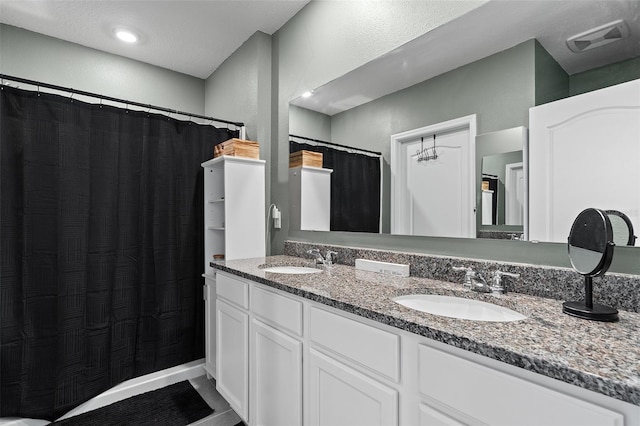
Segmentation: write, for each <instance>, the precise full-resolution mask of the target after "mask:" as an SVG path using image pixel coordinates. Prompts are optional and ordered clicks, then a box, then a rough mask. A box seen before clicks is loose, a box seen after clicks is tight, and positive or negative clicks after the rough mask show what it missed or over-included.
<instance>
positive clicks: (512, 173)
mask: <svg viewBox="0 0 640 426" xmlns="http://www.w3.org/2000/svg"><path fill="white" fill-rule="evenodd" d="M504 174H505V178H504V223H505V225H522V224H523V221H524V163H522V162H520V163H510V164H507V165H506V166H505V173H504Z"/></svg>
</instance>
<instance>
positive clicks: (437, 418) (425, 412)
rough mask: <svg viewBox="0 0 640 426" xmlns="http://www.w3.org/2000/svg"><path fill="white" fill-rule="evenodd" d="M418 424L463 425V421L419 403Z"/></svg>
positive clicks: (437, 425) (434, 425) (438, 425)
mask: <svg viewBox="0 0 640 426" xmlns="http://www.w3.org/2000/svg"><path fill="white" fill-rule="evenodd" d="M420 426H465V425H464V423H460V422H459V421H457V420H455V419H453V418H451V417H449V416H447V415H446V414H444V413H441V412H440V411H438V410H436V409H434V408H432V407H430V406H428V405H427V404H420Z"/></svg>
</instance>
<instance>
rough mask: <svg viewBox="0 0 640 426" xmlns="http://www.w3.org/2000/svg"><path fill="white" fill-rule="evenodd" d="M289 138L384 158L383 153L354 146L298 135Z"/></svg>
mask: <svg viewBox="0 0 640 426" xmlns="http://www.w3.org/2000/svg"><path fill="white" fill-rule="evenodd" d="M289 137H290V138H297V139H304V140H306V141H311V142H318V143H323V144H325V145H329V146H337V147H339V148H345V149H352V150H355V151H360V152H366V153H367V154H375V155H377V156H379V157H382V153H381V152H376V151H369V150H368V149H362V148H354V147H352V146H347V145H340V144H338V143H333V142H327V141H322V140H320V139H311V138H307V137H304V136H296V135H292V134H289Z"/></svg>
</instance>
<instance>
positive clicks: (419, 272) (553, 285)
mask: <svg viewBox="0 0 640 426" xmlns="http://www.w3.org/2000/svg"><path fill="white" fill-rule="evenodd" d="M310 248H318V249H319V250H320V251H321V252H322V253H325V252H326V251H327V250H333V251H335V252H337V253H339V257H338V263H340V264H342V265H349V266H354V265H355V261H356V259H371V260H380V261H383V262H392V263H404V264H409V265H410V266H411V268H410V274H411V276H412V277H422V278H431V279H434V280H442V281H449V282H454V283H461V282H462V279H463V277H464V272H458V271H454V270H453V269H452V267H453V266H467V267H468V266H470V267H472V268H473V269H474V270H475V271H477V272H479V273H480V274H482V276H483V277H485V279H486V280H487V281H489V280H490V279H491V278H492V277H493V274H494V272H495V271H496V270H501V271H503V272H512V273H516V274H520V277H519V278H509V277H508V278H505V279H504V283H503V284H504V286H505V288H506V289H507V291H508V292H514V293H522V294H528V295H531V296H538V297H546V298H551V299H557V300H561V301H563V302H564V301H574V300H584V277H583V276H582V275H580V274H578V273H577V272H575V271H573V270H572V269H567V268H554V267H541V266H532V265H524V264H516V263H498V262H494V261H484V260H474V259H462V258H454V257H445V256H435V255H426V254H413V253H402V252H393V251H383V250H374V249H363V248H355V247H342V246H328V245H318V244H309V243H301V242H295V241H286V242H285V247H284V254H286V255H289V256H295V257H302V258H304V257H308V255H307V254H306V253H307V250H309V249H310ZM593 301H594V302H595V303H599V304H602V305H606V306H612V307H614V308H616V309H624V310H625V311H630V312H640V276H638V275H624V274H611V273H607V274H606V275H605V276H604V277H598V278H594V279H593ZM639 332H640V331H639Z"/></svg>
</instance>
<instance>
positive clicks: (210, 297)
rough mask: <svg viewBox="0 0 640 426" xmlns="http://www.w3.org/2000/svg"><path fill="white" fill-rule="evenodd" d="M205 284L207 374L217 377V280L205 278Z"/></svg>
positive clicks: (205, 366) (205, 367) (205, 365)
mask: <svg viewBox="0 0 640 426" xmlns="http://www.w3.org/2000/svg"><path fill="white" fill-rule="evenodd" d="M204 281H205V286H204V342H205V343H204V344H205V349H204V350H205V364H204V369H205V370H206V371H207V374H209V375H211V376H213V377H214V378H215V377H216V280H214V279H211V278H205V280H204Z"/></svg>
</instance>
